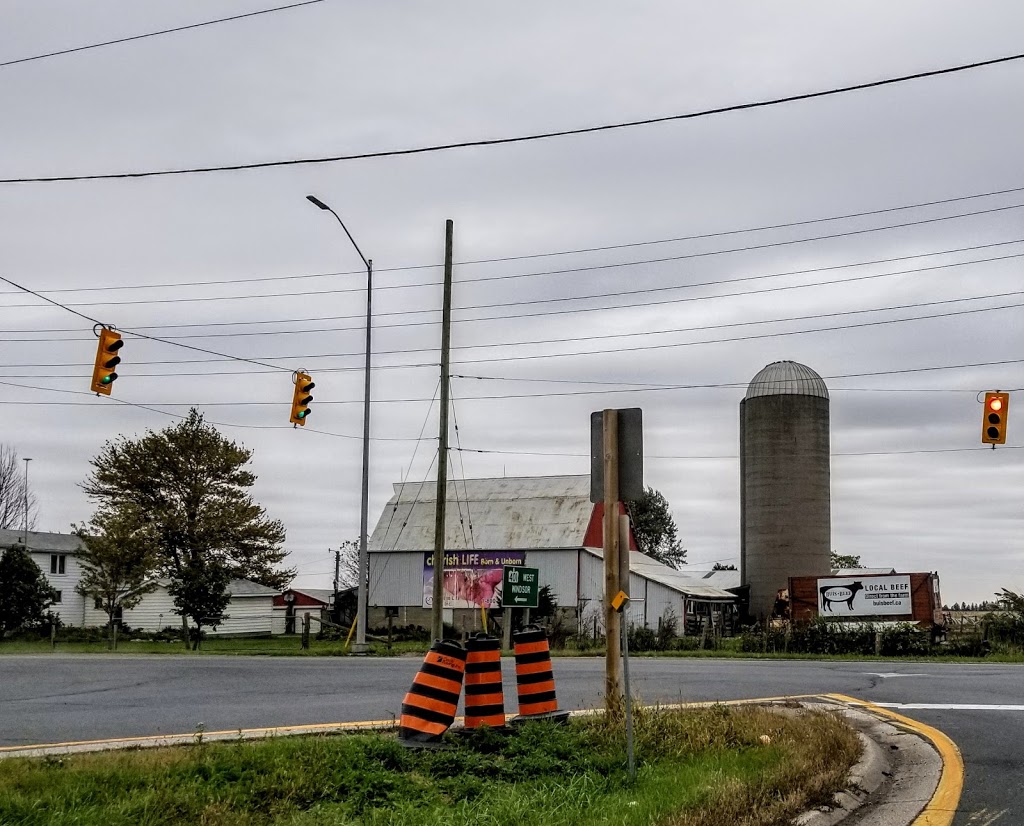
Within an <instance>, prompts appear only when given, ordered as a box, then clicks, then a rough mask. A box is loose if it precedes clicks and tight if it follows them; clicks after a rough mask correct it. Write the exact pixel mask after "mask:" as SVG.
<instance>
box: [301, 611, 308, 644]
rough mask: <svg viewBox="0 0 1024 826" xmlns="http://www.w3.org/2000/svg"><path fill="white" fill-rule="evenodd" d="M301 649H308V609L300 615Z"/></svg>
mask: <svg viewBox="0 0 1024 826" xmlns="http://www.w3.org/2000/svg"><path fill="white" fill-rule="evenodd" d="M302 650H303V651H307V650H309V611H307V612H306V613H305V614H303V615H302Z"/></svg>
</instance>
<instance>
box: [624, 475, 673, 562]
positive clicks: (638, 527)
mask: <svg viewBox="0 0 1024 826" xmlns="http://www.w3.org/2000/svg"><path fill="white" fill-rule="evenodd" d="M626 511H627V512H628V513H629V520H630V527H631V528H632V529H633V536H634V537H636V544H637V547H638V548H639V549H640V551H641V552H642V553H645V554H647V556H650V557H653V558H654V559H657V560H658V561H659V562H663V563H665V564H666V565H668V566H669V567H672V568H678V567H679V566H680V565H685V564H686V549H685V548H684V547H683V546H682V544H681V543H680V541H679V538H678V536H677V531H676V523H675V520H674V519H673V518H672V512H671V511H670V510H669V507H668V501H667V500H666V499H665V497H664V496H662V495H661V493H660V492H659V491H656V490H655V489H654V488H652V487H648V488H646V490H645V491H644V495H643V498H642V499H637V500H634V501H632V502H626Z"/></svg>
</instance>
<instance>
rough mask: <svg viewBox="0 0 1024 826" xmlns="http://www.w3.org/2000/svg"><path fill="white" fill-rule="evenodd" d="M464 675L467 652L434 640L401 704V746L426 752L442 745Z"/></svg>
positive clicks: (453, 644)
mask: <svg viewBox="0 0 1024 826" xmlns="http://www.w3.org/2000/svg"><path fill="white" fill-rule="evenodd" d="M465 671H466V649H464V648H463V647H462V646H461V645H459V643H457V642H455V641H454V640H435V641H434V644H433V645H432V646H430V651H428V652H427V656H426V657H424V659H423V665H421V666H420V670H419V673H418V674H417V675H416V677H415V678H414V679H413V682H412V688H410V689H409V693H408V694H406V695H405V699H404V700H403V701H402V718H401V720H400V722H399V724H398V740H399V742H400V743H402V744H403V745H406V746H416V747H425V748H429V747H431V746H436V745H437V744H439V743H440V742H441V737H442V736H443V735H444V733H445V732H446V731H447V730H448V727H449V726H450V725H451V724H452V721H453V720H454V719H455V710H456V708H457V707H458V705H459V694H460V693H461V692H462V677H463V675H464V674H465Z"/></svg>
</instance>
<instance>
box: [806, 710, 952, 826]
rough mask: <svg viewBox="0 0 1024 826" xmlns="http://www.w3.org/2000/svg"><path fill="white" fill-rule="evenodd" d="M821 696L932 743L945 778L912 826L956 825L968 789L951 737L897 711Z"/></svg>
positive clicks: (942, 777) (941, 780)
mask: <svg viewBox="0 0 1024 826" xmlns="http://www.w3.org/2000/svg"><path fill="white" fill-rule="evenodd" d="M821 696H822V697H824V698H826V699H830V700H834V701H836V702H839V703H843V704H844V705H849V706H857V707H859V708H864V709H867V710H868V711H870V712H872V713H873V714H877V715H879V716H881V717H886V718H888V719H890V720H894V721H896V722H898V723H899V724H900V725H901V726H903V727H904V728H907V729H910V730H911V731H913V732H914V733H915V734H919V735H921V736H922V737H924V738H925V739H927V740H929V741H930V742H931V744H932V745H933V746H935V750H936V751H938V753H939V756H940V757H941V758H942V775H941V776H940V777H939V784H938V786H936V787H935V793H934V794H933V795H932V799H931V800H930V801H928V805H926V806H925V807H924V809H922V810H921V813H920V814H919V815H918V816H917V818H916V819H915V820H914V822H913V824H912V826H950V824H952V823H953V817H954V815H956V807H957V805H958V804H959V803H960V795H961V794H962V793H963V788H964V761H963V757H961V756H960V749H958V748H957V745H956V743H954V742H953V741H952V740H951V739H950V738H949V736H948V735H946V734H945V733H944V732H941V731H939V730H938V729H937V728H933V727H932V726H929V725H925V724H924V723H920V722H918V721H917V720H912V719H911V718H910V717H904V716H903V715H902V714H897V713H896V712H895V711H891V710H890V709H887V708H882V707H881V706H877V705H875V704H874V703H869V702H866V701H864V700H858V699H857V698H856V697H848V696H846V695H845V694H823V695H821Z"/></svg>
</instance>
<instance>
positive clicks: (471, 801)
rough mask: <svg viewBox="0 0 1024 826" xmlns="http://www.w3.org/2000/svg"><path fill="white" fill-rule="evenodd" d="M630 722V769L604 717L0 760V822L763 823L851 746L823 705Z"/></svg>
mask: <svg viewBox="0 0 1024 826" xmlns="http://www.w3.org/2000/svg"><path fill="white" fill-rule="evenodd" d="M635 728H636V735H635V737H636V753H637V758H638V774H637V778H636V780H635V781H631V780H630V778H629V777H628V775H627V774H626V772H625V769H624V763H625V760H624V754H623V741H624V737H623V730H622V725H621V722H619V721H615V720H610V719H607V718H605V717H604V716H597V717H594V718H589V719H582V720H574V721H572V722H571V723H570V724H569V725H567V726H563V727H558V726H552V725H550V724H544V723H532V724H529V725H526V726H524V727H522V728H520V729H517V730H515V731H514V732H513V733H511V734H510V735H508V736H504V735H501V734H499V733H497V732H494V731H491V730H487V729H484V730H482V731H478V732H475V733H473V734H472V735H470V736H465V737H455V736H453V735H449V739H450V740H451V743H452V748H451V749H450V750H445V751H413V750H408V749H405V748H403V747H402V746H400V745H399V744H398V741H397V740H396V738H395V737H394V736H393V735H388V734H360V735H342V736H335V737H303V738H279V739H272V740H266V741H257V742H253V741H241V740H239V741H237V742H233V743H197V744H196V745H193V746H188V747H182V748H175V749H154V750H139V751H131V752H119V753H105V754H92V755H78V756H73V757H60V758H53V757H51V758H44V759H37V760H25V759H17V760H5V761H0V823H3V824H11V825H12V826H48V825H49V824H68V823H74V824H76V826H100V825H101V824H102V826H127V824H132V826H172V825H175V824H202V825H203V826H263V824H283V825H284V826H312V824H316V826H330V825H331V824H368V825H369V826H377V825H378V824H380V825H381V826H382V825H383V824H389V826H413V825H414V824H415V826H421V825H424V824H425V825H426V826H430V824H437V826H440V825H441V824H445V826H447V825H448V824H481V823H487V824H494V826H505V824H508V826H513V824H515V826H530V824H538V826H539V824H584V823H585V824H613V823H614V824H624V826H632V824H671V826H773V824H782V823H788V822H789V820H790V819H791V818H792V817H793V816H794V815H795V814H796V813H798V812H800V811H802V810H804V809H806V808H809V807H811V806H815V805H818V804H821V803H824V802H827V801H828V800H830V799H831V796H832V793H833V792H834V791H835V790H837V789H839V788H841V787H842V786H843V785H844V781H845V778H846V775H847V772H848V770H849V768H850V766H851V765H852V764H853V762H854V761H855V760H856V758H857V756H858V754H859V744H858V741H857V738H856V735H855V734H854V733H853V732H852V731H851V730H850V729H849V728H848V727H847V726H846V724H845V723H844V722H842V720H841V719H840V718H839V717H837V716H833V715H831V714H820V713H801V714H799V715H785V716H784V715H780V714H778V713H776V712H772V711H769V710H767V709H763V708H756V707H724V706H713V707H710V708H704V709H687V710H683V711H678V710H671V711H668V710H657V709H653V710H652V709H643V710H638V711H637V714H636V718H635Z"/></svg>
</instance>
